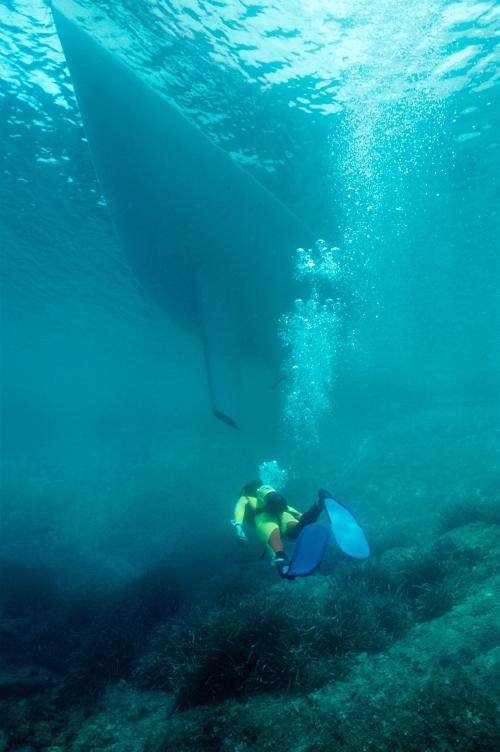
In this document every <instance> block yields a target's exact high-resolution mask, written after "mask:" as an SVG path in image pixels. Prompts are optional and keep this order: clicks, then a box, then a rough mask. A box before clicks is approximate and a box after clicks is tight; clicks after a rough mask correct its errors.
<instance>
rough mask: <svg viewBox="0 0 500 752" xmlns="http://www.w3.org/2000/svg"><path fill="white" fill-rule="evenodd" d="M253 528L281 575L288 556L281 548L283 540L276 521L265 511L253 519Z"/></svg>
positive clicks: (286, 564)
mask: <svg viewBox="0 0 500 752" xmlns="http://www.w3.org/2000/svg"><path fill="white" fill-rule="evenodd" d="M255 529H256V531H257V535H258V537H259V540H260V541H261V542H262V543H263V544H264V545H265V546H266V548H267V550H268V552H269V553H270V555H271V557H272V563H273V564H275V565H276V568H277V570H278V572H279V573H280V575H281V576H283V574H284V572H283V568H284V567H288V556H287V555H286V553H285V552H284V550H283V541H282V539H281V531H280V528H279V525H278V523H277V522H276V520H275V519H274V518H273V517H271V516H270V515H267V514H265V513H264V514H260V515H258V517H256V519H255Z"/></svg>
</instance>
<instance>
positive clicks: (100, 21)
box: [0, 0, 500, 748]
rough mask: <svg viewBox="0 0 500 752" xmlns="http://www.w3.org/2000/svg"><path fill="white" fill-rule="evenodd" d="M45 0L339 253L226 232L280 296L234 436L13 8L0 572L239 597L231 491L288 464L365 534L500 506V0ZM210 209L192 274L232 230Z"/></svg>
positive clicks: (48, 41) (241, 268)
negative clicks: (452, 507)
mask: <svg viewBox="0 0 500 752" xmlns="http://www.w3.org/2000/svg"><path fill="white" fill-rule="evenodd" d="M56 5H57V7H58V8H60V10H61V11H62V12H63V14H64V15H65V16H67V17H68V18H69V19H71V20H72V21H73V22H74V23H75V24H76V26H77V27H78V28H79V29H84V30H85V31H86V32H87V33H88V34H89V35H90V37H91V38H92V39H93V40H96V41H97V42H98V44H99V45H100V46H101V47H102V48H104V49H105V50H107V51H109V52H110V53H112V55H113V56H114V57H115V58H116V59H118V60H120V61H122V63H123V64H124V65H125V66H126V69H127V70H128V71H129V73H132V74H133V75H134V76H135V77H136V78H137V79H139V80H140V81H142V82H144V83H145V84H147V85H148V86H149V87H151V88H152V89H153V90H155V91H156V92H158V93H159V95H161V97H163V98H165V99H166V101H168V102H169V103H170V104H173V105H174V106H175V107H176V108H177V110H178V111H180V112H182V113H183V115H184V116H185V117H186V118H187V121H188V123H189V124H191V125H194V126H196V128H197V129H198V130H199V132H201V134H203V143H205V142H206V143H209V144H215V145H216V146H217V147H218V148H219V149H222V150H223V152H225V154H226V155H229V157H230V159H231V162H229V164H231V165H238V166H239V167H240V168H242V170H243V171H244V172H241V171H238V173H237V174H238V175H240V178H241V181H242V184H243V183H245V184H246V185H250V184H251V185H254V186H255V184H254V183H250V177H249V176H251V178H252V179H255V180H256V181H257V182H258V189H256V190H259V191H260V190H262V189H263V188H265V189H266V191H268V193H265V194H264V193H261V194H259V195H266V196H268V197H269V201H270V202H271V200H272V201H276V200H277V201H279V202H280V203H279V205H278V204H277V203H273V204H272V206H274V207H277V206H280V207H286V209H287V210H289V211H290V212H292V214H293V215H294V217H295V218H296V219H297V221H300V223H302V225H304V226H306V227H307V228H308V229H309V231H310V235H311V236H312V237H313V238H315V239H318V240H320V239H322V240H323V243H322V244H321V243H320V245H319V246H318V247H319V248H320V249H321V248H322V249H323V250H318V247H316V249H315V248H314V246H313V245H311V249H309V247H306V248H305V249H303V251H299V252H297V250H296V248H294V247H291V248H290V260H292V259H295V261H293V263H292V261H290V264H289V265H288V264H287V265H283V266H280V265H276V264H275V265H274V267H273V265H272V264H271V265H268V266H265V264H264V263H263V258H262V257H263V254H262V252H260V248H259V247H256V248H255V249H254V254H253V255H249V254H248V251H247V250H246V248H247V246H246V245H245V238H243V237H241V236H238V232H237V231H235V232H234V254H233V256H234V260H235V261H234V267H233V266H232V267H231V269H233V271H232V272H231V274H232V276H231V278H230V284H229V285H228V287H229V288H231V293H232V294H233V293H234V292H235V295H234V297H236V298H237V297H238V293H239V294H240V297H241V298H243V299H244V301H245V305H244V306H243V307H244V309H245V311H250V314H252V312H253V311H255V312H257V313H258V312H259V311H263V312H264V313H265V312H266V311H270V310H271V308H272V307H271V305H270V302H269V301H271V300H273V301H274V300H276V301H277V302H279V304H280V305H281V300H282V299H283V300H286V301H288V302H287V303H286V305H284V306H282V309H280V314H281V318H278V317H277V316H275V315H274V313H273V315H272V316H271V315H269V316H268V318H267V319H266V318H264V324H265V327H264V330H263V329H262V328H261V329H260V330H259V331H260V332H261V333H262V331H264V332H265V337H266V348H267V335H269V339H270V341H272V342H274V352H273V353H271V355H269V353H268V352H267V349H266V348H264V343H263V335H262V334H261V340H259V337H256V338H254V340H251V337H250V335H248V337H247V334H245V335H244V336H243V335H241V336H240V335H238V336H240V343H239V344H240V345H241V350H242V351H243V353H242V356H241V375H240V379H241V383H240V388H239V395H240V400H241V405H240V408H241V412H240V416H239V418H238V425H239V426H240V428H239V430H238V431H235V430H234V429H232V428H230V427H228V426H227V425H225V424H224V423H222V422H220V421H217V420H216V418H215V417H213V415H212V414H211V407H210V399H209V389H208V386H207V379H206V374H205V364H204V357H203V351H202V347H201V345H200V336H199V333H197V329H196V320H195V319H196V317H194V316H193V317H191V318H190V317H189V316H187V317H185V318H184V319H183V318H182V316H176V315H173V313H172V311H171V310H170V309H169V307H168V305H166V301H165V300H163V301H162V300H161V296H158V294H157V291H155V290H153V286H152V285H151V284H150V281H151V280H149V282H148V281H145V279H143V277H142V276H141V275H139V274H137V273H136V272H137V269H136V266H137V264H136V263H134V260H133V259H131V255H130V253H128V249H127V248H126V245H127V243H126V242H125V243H123V242H121V241H123V235H122V236H121V239H120V237H119V235H118V234H117V233H116V229H115V227H114V225H113V222H112V220H111V217H110V211H109V209H110V207H109V206H108V203H109V201H110V199H109V195H104V194H105V191H103V188H102V186H101V185H100V183H99V182H98V180H97V177H96V172H95V170H94V166H93V163H92V159H91V152H90V149H89V143H88V140H87V137H86V131H85V130H84V126H83V123H82V117H81V114H80V110H79V106H78V104H77V101H76V98H75V92H74V88H73V83H72V77H71V75H70V73H69V70H68V67H67V65H66V61H65V57H64V54H63V52H62V48H61V43H60V41H59V38H58V35H57V33H56V29H55V26H54V22H53V18H52V13H51V9H50V4H48V3H45V2H41V0H40V2H37V1H36V0H30V1H28V0H5V2H4V3H3V4H2V5H1V7H0V72H1V78H0V127H1V131H0V138H1V144H2V149H1V151H0V248H1V253H2V262H1V270H0V271H1V278H2V289H1V353H0V356H1V411H2V414H1V444H2V447H1V449H2V457H1V460H0V462H1V468H0V470H1V486H2V488H1V491H2V499H1V509H0V546H1V558H2V561H8V562H22V563H23V565H27V566H29V567H31V566H32V565H36V567H39V566H42V567H48V571H50V572H53V571H57V572H58V574H57V581H58V585H59V586H61V587H63V588H68V589H70V590H72V589H79V588H80V587H81V586H82V584H83V585H85V587H94V586H97V587H100V585H102V584H103V583H105V584H106V586H109V587H122V586H126V585H127V584H128V583H129V582H130V581H131V580H133V579H134V578H136V577H139V576H141V575H142V573H143V572H144V570H145V568H147V567H151V566H156V565H157V564H158V562H160V561H161V562H164V561H165V560H167V561H168V565H169V567H170V566H171V567H172V568H173V570H172V571H175V573H176V576H178V577H181V579H182V578H184V580H183V586H184V587H185V588H187V589H188V590H189V591H190V592H191V591H192V594H193V598H194V599H195V600H196V599H197V598H198V597H201V595H200V591H203V589H204V588H205V587H208V588H209V590H210V587H212V585H213V581H212V578H213V574H212V572H213V571H215V572H217V571H220V570H221V569H224V571H225V572H226V575H225V577H226V580H225V586H227V588H228V592H229V591H231V589H234V590H237V588H238V583H239V581H240V578H241V577H242V576H243V575H242V570H241V561H240V560H239V559H238V556H237V555H236V554H235V552H234V546H233V540H232V529H231V527H230V526H229V524H228V521H229V519H230V517H231V514H232V507H233V503H234V500H235V498H236V497H237V494H238V492H239V489H240V487H241V485H242V483H243V482H245V481H247V480H248V479H249V478H252V477H254V476H255V474H256V472H257V468H258V467H259V465H260V464H261V463H262V462H269V461H272V460H275V459H277V460H278V461H279V463H280V465H281V467H282V468H283V469H284V470H285V471H286V473H287V476H288V485H287V487H286V491H285V492H286V493H287V495H288V497H289V498H290V501H291V503H292V504H293V505H294V506H297V507H300V508H301V509H304V508H306V506H307V505H308V504H309V502H310V501H311V500H312V499H313V498H314V494H315V493H316V490H317V488H318V487H319V486H326V487H327V488H332V489H333V490H334V491H335V492H336V493H338V494H339V496H340V497H341V498H344V499H345V500H346V501H348V502H349V503H350V504H351V505H352V506H353V508H354V509H355V510H356V513H357V514H358V516H360V518H361V519H362V521H363V523H364V525H365V526H366V529H367V532H368V537H369V538H371V539H373V540H375V539H377V540H378V539H382V538H384V537H385V536H387V537H388V538H391V536H392V537H393V538H394V539H397V540H398V541H399V542H401V541H404V542H405V543H406V544H408V545H414V544H417V543H419V542H422V541H424V542H425V541H426V539H427V537H428V535H429V531H430V530H434V529H435V526H436V525H437V521H438V518H439V515H440V513H441V512H442V510H443V509H445V508H446V507H447V505H449V504H450V503H455V502H460V503H465V504H466V505H470V506H474V505H475V504H478V503H480V502H481V503H482V502H487V503H488V504H493V506H496V507H497V506H498V503H499V497H498V489H499V487H500V486H499V471H500V336H499V331H500V294H499V290H500V254H499V251H500V208H499V207H500V201H499V197H500V141H499V132H500V131H499V128H500V98H499V88H498V86H499V75H500V63H499V52H498V35H499V32H500V6H499V5H498V3H496V2H488V1H486V2H473V1H472V0H463V1H462V2H446V1H445V0H424V1H423V2H421V3H418V4H415V3H410V2H401V0H397V1H396V0H380V1H379V2H377V3H368V2H366V0H355V1H354V2H347V1H346V2H344V1H343V0H342V2H338V3H327V2H325V1H322V0H307V1H306V0H302V1H301V2H299V1H298V0H297V2H295V0H288V1H287V2H282V3H280V2H275V3H266V4H258V3H250V2H243V1H238V2H230V1H225V0H212V1H210V0H189V1H188V0H186V1H185V2H170V1H168V0H162V1H161V2H149V1H146V0H144V1H142V2H137V0H120V2H99V3H97V2H90V1H86V0H81V1H80V0H79V1H78V2H76V0H60V2H58V3H57V4H56ZM139 120H140V117H139ZM186 127H187V126H186ZM89 140H91V139H90V138H89ZM90 146H92V144H90ZM148 147H149V148H150V153H154V148H155V144H154V143H153V144H148ZM173 148H174V149H175V144H173ZM207 148H208V147H207ZM213 153H217V154H220V152H215V151H214V152H213ZM161 157H162V155H161V154H159V155H158V159H159V160H161ZM181 161H182V158H181ZM188 162H189V159H188V155H186V171H187V166H188ZM190 169H191V168H190ZM216 169H218V168H217V167H216V166H215V167H214V170H216ZM181 172H182V168H181ZM215 177H216V176H215V175H214V180H215ZM176 181H177V183H176ZM152 182H153V180H152ZM171 184H172V185H173V186H174V188H175V185H176V184H177V186H181V185H182V175H181V174H180V173H179V174H178V175H174V176H172V178H171ZM192 185H193V195H194V194H195V189H198V188H199V187H200V186H201V188H200V190H202V189H203V185H204V184H203V183H202V180H201V178H200V186H199V185H198V183H197V181H193V184H192ZM126 191H127V186H126V185H125V188H124V192H125V193H126ZM209 193H210V191H209V189H206V192H205V196H206V199H207V202H208V199H209ZM131 195H132V194H131ZM145 195H146V196H147V197H149V196H150V194H149V193H147V192H146V191H145ZM151 195H152V196H153V198H154V199H155V200H156V197H155V196H154V190H153V191H151ZM196 195H198V194H196ZM148 201H149V198H145V199H144V202H145V205H147V204H148ZM197 201H198V199H197ZM111 203H112V202H111ZM270 205H271V204H270ZM111 208H113V207H111ZM176 211H177V209H176ZM235 211H236V212H238V211H242V213H243V208H242V207H237V206H236V207H235ZM279 211H281V208H280V210H279ZM200 214H201V209H200V204H195V202H194V200H193V207H192V217H193V221H196V217H197V216H200ZM268 216H269V217H270V218H272V217H273V216H274V215H273V211H271V210H269V214H268ZM290 216H291V215H290ZM166 221H167V222H168V219H167V220H166ZM203 221H204V223H205V228H206V233H207V235H206V236H205V234H203V233H201V234H200V249H201V250H200V259H201V260H202V261H201V262H200V263H201V264H202V265H203V258H204V255H203V254H205V255H207V254H208V255H209V254H210V253H212V252H213V251H212V250H211V249H210V248H208V247H206V246H207V244H206V243H205V245H204V241H206V237H208V236H209V233H212V234H211V235H210V237H216V236H217V233H219V235H220V237H223V235H224V232H223V231H224V228H223V227H222V226H217V224H216V223H215V222H214V223H213V226H211V223H210V220H209V219H208V220H207V218H206V217H204V220H203ZM231 221H236V220H234V219H233V220H231V219H228V225H230V223H231ZM259 229H260V230H261V232H262V236H263V237H265V235H266V229H268V228H266V226H265V225H264V226H263V227H261V228H259ZM284 229H285V228H284ZM269 232H271V229H270V227H269ZM197 252H198V251H197ZM259 252H260V255H259ZM180 255H181V256H182V254H180ZM185 255H186V254H185ZM188 255H189V254H188ZM233 256H232V257H231V258H233ZM304 259H305V260H304ZM136 260H137V259H136ZM182 260H183V261H187V262H189V263H191V261H192V260H191V259H190V258H187V259H186V257H185V256H184V258H183V259H182ZM217 263H218V262H217ZM214 266H216V264H215V263H214ZM189 268H191V267H189ZM262 269H265V272H262ZM151 270H152V272H153V273H152V275H150V277H151V276H152V277H159V276H160V275H159V274H158V268H153V267H151V269H150V271H151ZM234 270H236V271H234ZM167 272H168V270H167ZM162 273H163V272H162ZM167 277H168V273H167ZM254 279H255V280H256V282H257V285H258V287H257V291H256V292H255V290H254V287H252V286H251V284H250V282H249V280H254ZM252 284H253V283H252ZM247 291H251V294H250V292H247ZM176 294H178V295H179V297H180V298H186V299H187V298H188V297H189V296H190V295H191V294H192V288H191V286H190V285H189V284H188V283H186V282H183V283H182V284H179V285H176ZM231 300H233V298H231ZM240 305H241V300H239V301H238V306H240ZM280 305H278V304H277V308H280ZM209 307H210V306H209ZM273 311H274V309H273ZM239 313H240V308H238V315H239ZM235 318H236V317H235ZM250 319H252V316H251V315H250ZM272 338H274V339H272ZM260 345H262V347H261V346H260ZM265 349H266V352H264V350H265ZM268 349H269V348H268ZM238 360H239V358H238ZM279 361H280V362H281V366H279V367H278V366H277V363H278V362H279ZM207 551H211V552H212V553H211V555H210V556H211V558H210V564H211V566H207V564H206V559H207V556H208V554H207V553H206V552H207ZM185 562H195V563H196V564H198V563H199V562H203V566H202V575H200V578H201V585H200V582H199V581H195V578H194V577H192V575H191V571H188V572H187V574H186V567H185V566H184V565H185ZM228 562H229V566H228ZM261 564H262V569H261V570H258V571H259V572H262V575H259V576H262V578H263V582H264V583H265V585H266V587H267V586H268V585H269V583H271V582H274V580H272V578H273V577H274V573H272V572H268V569H269V567H266V565H265V563H261ZM9 566H10V565H9ZM256 566H260V564H259V563H258V564H257V565H256ZM228 572H229V574H228ZM256 578H257V575H256ZM207 583H208V584H207ZM254 585H255V582H252V585H251V586H252V587H254ZM34 587H35V586H34ZM197 588H198V589H197ZM0 741H1V739H0ZM0 747H1V744H0ZM99 748H100V747H99ZM103 748H104V747H103ZM165 748H166V747H165ZM235 748H236V747H235Z"/></svg>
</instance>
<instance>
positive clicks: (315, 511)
mask: <svg viewBox="0 0 500 752" xmlns="http://www.w3.org/2000/svg"><path fill="white" fill-rule="evenodd" d="M324 508H325V502H324V497H323V496H322V495H321V494H320V495H319V497H318V499H317V500H316V501H315V502H314V504H313V505H312V506H311V507H310V508H309V509H308V510H307V512H304V514H303V515H302V517H301V518H300V520H299V521H298V522H297V523H296V524H295V525H293V524H292V523H289V525H288V527H287V531H286V535H287V538H291V539H292V540H295V539H296V538H297V537H298V536H299V535H300V533H301V531H302V530H303V529H304V528H305V527H306V525H310V524H311V523H312V522H316V520H317V519H318V517H319V516H320V514H321V512H322V511H323V509H324Z"/></svg>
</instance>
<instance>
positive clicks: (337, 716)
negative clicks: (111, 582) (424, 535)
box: [0, 521, 500, 752]
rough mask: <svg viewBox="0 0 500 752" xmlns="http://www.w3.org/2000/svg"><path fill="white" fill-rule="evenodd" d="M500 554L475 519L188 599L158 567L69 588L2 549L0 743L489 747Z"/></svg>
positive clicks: (220, 585)
mask: <svg viewBox="0 0 500 752" xmlns="http://www.w3.org/2000/svg"><path fill="white" fill-rule="evenodd" d="M499 553H500V551H499V543H498V526H497V525H495V524H488V523H486V522H481V521H475V522H472V523H469V524H466V525H464V526H461V527H457V528H454V529H453V530H451V531H449V532H447V533H445V534H440V535H438V536H436V537H435V538H434V539H433V540H431V541H429V544H428V546H426V547H422V546H420V547H417V546H412V547H398V548H396V547H394V548H391V549H388V550H386V551H385V552H384V553H382V554H380V555H378V556H374V557H372V558H371V559H369V560H367V561H366V562H357V563H353V562H351V561H347V560H346V559H344V558H343V557H342V556H341V555H340V554H335V555H333V554H332V555H331V556H329V558H328V560H327V561H326V562H325V565H324V568H323V570H322V572H321V573H320V574H318V575H316V576H315V577H312V578H309V579H307V580H305V581H298V582H278V583H271V584H269V585H267V586H263V587H261V588H260V589H254V588H253V587H252V588H250V589H249V590H248V592H243V591H242V590H241V589H240V590H239V591H235V590H234V589H233V588H231V587H230V584H231V583H230V582H229V580H226V579H225V578H224V576H223V577H221V579H220V581H219V582H218V581H217V580H211V581H209V582H208V583H207V588H208V589H209V592H207V593H206V595H207V598H206V601H205V602H204V603H200V602H199V601H197V602H196V605H193V603H191V602H190V595H189V591H188V590H186V588H185V587H184V584H183V583H181V582H180V581H179V580H177V581H176V580H175V578H174V577H173V573H172V570H171V569H170V568H169V567H166V566H163V567H158V568H156V569H153V570H151V571H149V572H147V573H145V574H144V575H143V576H142V577H141V578H139V579H137V580H135V581H134V582H132V583H130V584H129V585H127V586H124V587H122V588H120V589H118V590H115V591H110V590H109V589H108V590H103V589H101V590H99V588H97V589H96V590H95V591H93V592H91V591H87V592H86V593H85V594H83V595H80V596H78V597H76V596H75V595H74V594H73V595H68V594H67V593H66V594H65V593H63V592H62V591H61V590H60V589H58V587H57V584H56V578H55V577H54V573H51V572H49V571H33V570H29V569H27V568H23V567H20V566H19V565H14V564H9V563H7V562H4V565H3V566H2V570H1V571H2V582H1V583H0V584H1V585H2V587H1V600H0V606H1V619H0V631H1V638H2V640H1V644H2V651H3V653H4V657H3V659H2V671H1V681H0V691H1V694H0V724H1V728H2V729H3V731H2V733H3V736H1V735H0V749H16V748H22V749H24V748H26V749H28V748H29V749H45V750H47V749H48V748H49V744H50V745H55V746H53V747H52V746H51V747H50V748H51V749H56V748H57V749H59V748H61V749H72V750H73V749H74V750H81V751H82V752H83V750H90V749H96V750H100V749H103V750H104V749H109V748H111V745H113V746H112V748H113V749H118V750H124V751H125V750H140V749H148V750H150V752H160V750H170V749H174V748H175V749H176V750H186V751H187V750H198V749H220V750H231V749H239V750H246V749H248V750H261V749H268V748H269V749H270V748H271V746H273V745H276V744H277V743H278V741H279V739H280V738H283V740H284V742H283V743H285V742H286V740H287V739H288V742H287V743H289V744H292V745H293V743H294V740H297V739H299V738H301V739H302V744H304V739H307V740H310V743H309V741H308V742H307V743H306V746H302V747H301V749H307V750H309V752H326V751H327V750H329V749H331V748H332V744H335V745H336V748H338V749H341V750H346V752H350V750H353V752H354V750H359V749H367V750H380V751H381V752H382V751H385V750H387V752H388V751H389V750H391V751H392V750H401V751H402V752H403V750H405V751H406V750H410V752H413V751H415V752H417V750H418V751H419V752H425V751H426V750H428V751H429V752H431V750H432V752H434V750H438V751H441V750H442V751H443V752H445V750H449V749H460V750H466V752H469V750H470V752H472V751H473V750H483V749H484V750H493V749H495V748H498V744H500V730H499V729H498V724H497V720H496V719H497V715H498V704H499V700H500V697H499V689H498V687H500V681H499V680H500V654H499V651H498V644H499V642H500V628H499V626H498V624H499V623H500V619H498V616H499V614H498V610H499V608H500V606H499V605H498V598H496V597H495V593H498V585H499V577H500V557H499ZM471 630H472V632H471ZM472 634H473V642H472V641H471V635H472ZM7 656H8V658H7ZM56 706H57V710H56ZM270 715H271V717H272V719H273V720H272V728H271V727H269V725H266V724H268V721H269V717H270ZM381 718H384V721H383V723H382V722H381V720H380V719H381ZM266 719H267V721H266ZM127 724H128V725H127ZM2 744H3V746H2ZM457 744H460V746H457ZM23 745H24V746H23ZM141 745H142V746H141ZM360 745H361V746H360ZM363 745H364V746H363ZM495 745H497V746H495ZM291 748H292V749H294V747H293V746H292V747H291ZM297 749H298V748H297Z"/></svg>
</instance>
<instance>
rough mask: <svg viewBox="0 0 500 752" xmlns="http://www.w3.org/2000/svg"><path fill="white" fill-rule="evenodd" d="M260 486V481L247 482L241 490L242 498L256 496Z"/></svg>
mask: <svg viewBox="0 0 500 752" xmlns="http://www.w3.org/2000/svg"><path fill="white" fill-rule="evenodd" d="M261 486H262V481H261V480H249V481H248V483H245V485H244V486H243V488H242V490H241V495H242V496H257V492H258V490H259V488H260V487H261Z"/></svg>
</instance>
